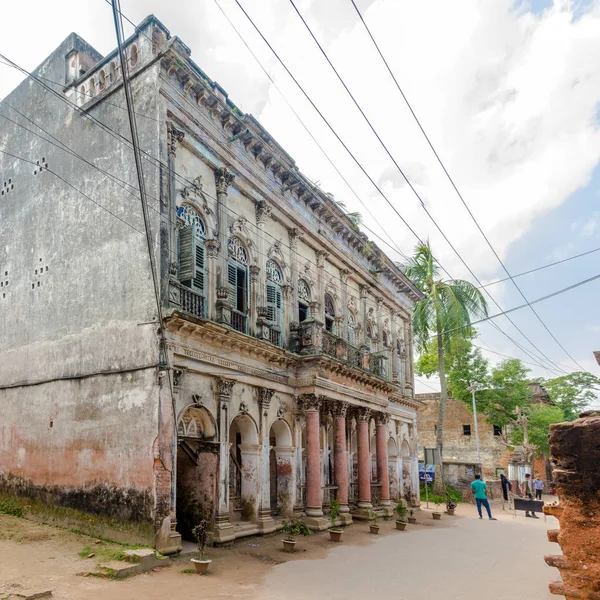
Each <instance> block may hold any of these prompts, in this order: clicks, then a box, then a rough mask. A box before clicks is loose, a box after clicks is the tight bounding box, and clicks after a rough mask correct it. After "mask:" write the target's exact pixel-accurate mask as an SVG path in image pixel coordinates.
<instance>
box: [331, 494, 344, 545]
mask: <svg viewBox="0 0 600 600" xmlns="http://www.w3.org/2000/svg"><path fill="white" fill-rule="evenodd" d="M339 516H340V503H339V502H338V501H337V500H332V501H331V504H330V507H329V522H330V523H331V527H330V528H329V539H330V540H331V541H332V542H339V541H340V540H341V539H342V528H341V527H337V526H336V522H337V520H338V518H339Z"/></svg>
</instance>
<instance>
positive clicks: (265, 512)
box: [258, 388, 276, 533]
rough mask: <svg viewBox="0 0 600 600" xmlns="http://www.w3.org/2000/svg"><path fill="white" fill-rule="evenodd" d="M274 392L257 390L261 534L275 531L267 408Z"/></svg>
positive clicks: (259, 519)
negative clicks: (259, 437)
mask: <svg viewBox="0 0 600 600" xmlns="http://www.w3.org/2000/svg"><path fill="white" fill-rule="evenodd" d="M274 393H275V390H271V389H268V388H259V389H258V406H259V408H260V435H261V460H260V462H261V469H260V472H261V478H260V479H261V481H260V506H259V509H258V522H259V527H260V531H261V533H272V532H273V531H275V529H276V528H275V521H274V520H273V517H272V516H271V469H270V466H271V465H270V451H271V446H270V442H269V433H270V432H269V407H270V406H271V398H272V397H273V394H274Z"/></svg>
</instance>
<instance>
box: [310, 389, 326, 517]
mask: <svg viewBox="0 0 600 600" xmlns="http://www.w3.org/2000/svg"><path fill="white" fill-rule="evenodd" d="M320 403H321V402H320V399H319V398H318V397H312V398H308V399H307V400H306V514H307V515H308V516H309V517H322V516H323V499H322V496H321V445H320V443H319V433H320V419H319V408H320Z"/></svg>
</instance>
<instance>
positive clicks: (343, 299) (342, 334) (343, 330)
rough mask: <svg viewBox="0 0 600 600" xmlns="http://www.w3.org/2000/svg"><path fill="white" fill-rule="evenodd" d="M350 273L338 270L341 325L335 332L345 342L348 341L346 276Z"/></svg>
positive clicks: (346, 270)
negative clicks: (340, 283)
mask: <svg viewBox="0 0 600 600" xmlns="http://www.w3.org/2000/svg"><path fill="white" fill-rule="evenodd" d="M349 275H350V271H349V270H348V269H340V281H341V282H342V286H341V291H340V298H341V303H342V314H341V317H342V324H341V328H340V329H338V330H337V335H338V336H339V337H341V338H343V339H345V340H347V339H348V276H349Z"/></svg>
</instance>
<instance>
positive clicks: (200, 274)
mask: <svg viewBox="0 0 600 600" xmlns="http://www.w3.org/2000/svg"><path fill="white" fill-rule="evenodd" d="M195 257H196V265H195V273H194V287H195V288H196V289H197V290H198V291H199V292H200V294H202V295H203V294H204V246H203V245H201V244H199V243H198V242H196V252H195Z"/></svg>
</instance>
